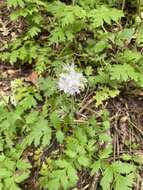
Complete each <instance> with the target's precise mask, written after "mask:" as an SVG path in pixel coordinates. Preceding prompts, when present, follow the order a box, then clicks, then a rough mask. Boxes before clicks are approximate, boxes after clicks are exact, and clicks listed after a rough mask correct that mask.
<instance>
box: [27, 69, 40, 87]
mask: <svg viewBox="0 0 143 190" xmlns="http://www.w3.org/2000/svg"><path fill="white" fill-rule="evenodd" d="M25 80H26V81H27V82H31V83H32V84H34V85H36V84H37V81H38V74H37V73H36V72H35V71H33V72H32V73H31V74H30V75H29V76H28V77H26V78H25Z"/></svg>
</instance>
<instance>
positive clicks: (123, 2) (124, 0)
mask: <svg viewBox="0 0 143 190" xmlns="http://www.w3.org/2000/svg"><path fill="white" fill-rule="evenodd" d="M125 2H126V0H123V1H122V11H123V10H124V8H125Z"/></svg>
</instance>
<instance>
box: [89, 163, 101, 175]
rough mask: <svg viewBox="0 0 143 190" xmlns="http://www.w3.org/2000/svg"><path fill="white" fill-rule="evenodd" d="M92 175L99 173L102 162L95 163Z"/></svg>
mask: <svg viewBox="0 0 143 190" xmlns="http://www.w3.org/2000/svg"><path fill="white" fill-rule="evenodd" d="M91 168H92V170H91V175H94V174H95V173H96V172H98V170H99V169H100V168H101V162H100V160H98V161H96V162H94V163H93V164H92V165H91Z"/></svg>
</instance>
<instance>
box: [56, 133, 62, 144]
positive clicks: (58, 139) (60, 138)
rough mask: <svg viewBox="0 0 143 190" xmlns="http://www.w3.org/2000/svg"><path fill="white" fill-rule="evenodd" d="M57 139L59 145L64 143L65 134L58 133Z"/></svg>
mask: <svg viewBox="0 0 143 190" xmlns="http://www.w3.org/2000/svg"><path fill="white" fill-rule="evenodd" d="M56 138H57V141H58V142H59V143H62V142H63V140H64V133H63V132H62V131H61V130H58V131H57V132H56Z"/></svg>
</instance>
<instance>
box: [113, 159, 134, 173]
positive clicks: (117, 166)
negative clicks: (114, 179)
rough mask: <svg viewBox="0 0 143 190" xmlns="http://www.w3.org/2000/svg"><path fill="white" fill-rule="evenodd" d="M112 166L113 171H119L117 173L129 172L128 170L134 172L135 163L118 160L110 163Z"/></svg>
mask: <svg viewBox="0 0 143 190" xmlns="http://www.w3.org/2000/svg"><path fill="white" fill-rule="evenodd" d="M112 167H113V169H114V171H115V172H117V173H119V174H129V173H130V172H135V171H136V166H135V165H133V164H129V163H124V162H120V161H117V162H114V163H113V164H112Z"/></svg>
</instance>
